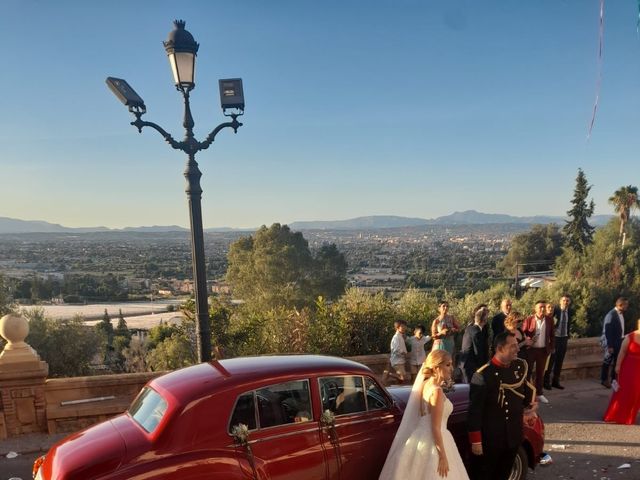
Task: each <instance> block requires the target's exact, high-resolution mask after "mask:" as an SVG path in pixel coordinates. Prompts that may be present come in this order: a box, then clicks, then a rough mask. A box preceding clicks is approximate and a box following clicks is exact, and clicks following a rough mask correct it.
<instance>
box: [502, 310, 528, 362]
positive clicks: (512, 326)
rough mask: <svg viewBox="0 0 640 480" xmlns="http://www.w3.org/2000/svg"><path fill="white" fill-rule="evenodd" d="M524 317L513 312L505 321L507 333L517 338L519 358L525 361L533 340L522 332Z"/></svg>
mask: <svg viewBox="0 0 640 480" xmlns="http://www.w3.org/2000/svg"><path fill="white" fill-rule="evenodd" d="M522 321H523V317H522V314H521V313H520V312H517V311H511V313H510V314H509V315H507V318H505V319H504V328H505V330H506V331H507V332H509V333H510V334H512V335H513V336H514V337H516V342H517V344H518V358H522V359H525V351H526V348H527V347H529V346H531V339H530V338H529V337H527V336H526V335H525V334H524V332H523V331H522Z"/></svg>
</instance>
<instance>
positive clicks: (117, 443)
mask: <svg viewBox="0 0 640 480" xmlns="http://www.w3.org/2000/svg"><path fill="white" fill-rule="evenodd" d="M117 420H118V418H116V419H114V420H109V421H106V422H102V423H99V424H97V425H94V426H92V427H90V428H87V429H86V430H83V431H81V432H78V433H74V434H73V435H71V436H69V437H67V438H65V439H63V440H61V441H60V442H58V443H57V444H56V445H54V446H53V448H52V449H51V450H50V451H49V453H47V456H46V460H45V464H44V465H43V468H44V469H45V471H44V473H45V478H64V479H65V480H87V479H89V478H98V477H100V475H103V474H105V473H108V472H110V471H113V470H115V469H116V468H118V466H119V465H120V463H121V462H122V459H123V458H124V456H125V453H126V447H125V442H124V439H123V438H122V436H121V435H120V433H119V432H118V429H117V428H116V427H115V425H114V421H117Z"/></svg>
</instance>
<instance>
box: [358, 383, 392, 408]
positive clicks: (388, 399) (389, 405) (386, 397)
mask: <svg viewBox="0 0 640 480" xmlns="http://www.w3.org/2000/svg"><path fill="white" fill-rule="evenodd" d="M367 378H368V379H369V380H371V381H372V382H373V383H374V385H376V386H377V387H378V388H379V389H380V390H381V392H382V396H383V397H384V398H385V400H386V405H385V406H384V407H380V408H371V409H370V408H369V397H368V396H367V394H366V391H367V389H365V398H366V401H367V412H376V411H378V410H384V409H385V408H391V406H392V405H393V400H392V399H391V398H389V396H388V395H387V392H386V391H385V389H384V388H383V387H381V386H380V384H378V382H376V380H375V378H373V377H369V376H366V377H365V379H367ZM365 384H366V382H365Z"/></svg>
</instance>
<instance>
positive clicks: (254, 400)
mask: <svg viewBox="0 0 640 480" xmlns="http://www.w3.org/2000/svg"><path fill="white" fill-rule="evenodd" d="M293 382H306V383H307V391H308V392H309V410H310V411H309V414H310V415H311V418H309V420H307V421H304V422H293V423H281V424H279V425H271V426H270V427H261V426H260V415H258V402H257V397H258V393H257V392H258V390H263V389H265V388H270V387H273V386H276V385H281V384H286V383H293ZM248 393H252V394H253V413H254V415H255V422H256V428H255V429H253V430H249V431H250V432H257V431H265V430H269V429H271V428H278V427H282V426H284V425H302V424H304V423H310V422H313V421H314V420H313V396H312V394H311V382H310V381H309V379H308V378H301V379H299V380H288V381H286V382H276V383H272V384H269V385H265V386H263V387H259V388H254V389H253V390H247V391H246V392H243V393H241V394H240V395H238V396H237V397H236V401H235V402H234V404H233V409H232V410H231V414H230V415H229V420H228V422H227V435H229V436H230V437H232V436H233V435H231V419H232V418H233V412H235V410H236V406H237V404H238V400H239V399H240V397H242V396H243V395H246V394H248ZM291 433H292V434H293V433H295V432H291ZM249 443H254V441H249Z"/></svg>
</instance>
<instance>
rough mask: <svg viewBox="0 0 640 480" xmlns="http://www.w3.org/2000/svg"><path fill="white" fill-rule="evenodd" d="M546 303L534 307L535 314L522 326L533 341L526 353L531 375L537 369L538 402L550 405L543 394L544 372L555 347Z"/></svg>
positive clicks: (551, 323) (539, 302) (537, 303)
mask: <svg viewBox="0 0 640 480" xmlns="http://www.w3.org/2000/svg"><path fill="white" fill-rule="evenodd" d="M546 303H547V302H546V301H544V300H538V301H537V302H536V304H535V307H534V314H533V315H531V316H529V317H527V318H526V319H525V321H524V324H523V326H522V331H523V332H524V334H525V335H526V336H527V337H529V338H530V339H531V345H530V346H529V348H528V349H527V351H526V358H527V363H528V365H529V375H533V370H534V369H535V377H534V378H535V387H536V392H537V393H538V401H539V402H541V403H549V400H548V399H547V397H545V396H544V395H543V393H542V384H543V381H544V372H545V370H546V368H547V358H548V357H549V355H550V354H551V351H552V350H553V346H554V334H555V332H554V328H553V320H552V319H551V318H549V317H547V316H546V315H545V312H546V307H545V305H546Z"/></svg>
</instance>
